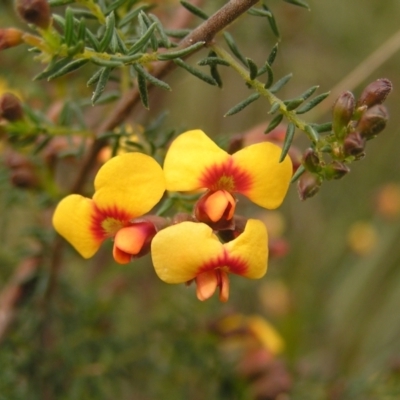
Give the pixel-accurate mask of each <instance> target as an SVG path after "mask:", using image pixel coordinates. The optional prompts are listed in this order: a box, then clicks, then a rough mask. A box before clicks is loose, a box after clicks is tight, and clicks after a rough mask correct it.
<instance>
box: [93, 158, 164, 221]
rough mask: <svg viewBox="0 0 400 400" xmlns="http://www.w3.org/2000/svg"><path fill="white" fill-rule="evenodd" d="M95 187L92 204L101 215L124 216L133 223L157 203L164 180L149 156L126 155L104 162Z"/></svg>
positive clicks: (161, 172)
mask: <svg viewBox="0 0 400 400" xmlns="http://www.w3.org/2000/svg"><path fill="white" fill-rule="evenodd" d="M94 185H95V189H96V192H95V194H94V196H93V200H94V202H95V203H96V205H97V207H98V208H99V209H101V210H102V212H103V213H106V214H108V215H111V216H114V215H115V214H124V215H128V216H129V219H132V218H135V217H138V216H141V215H143V214H145V213H146V212H148V211H150V210H151V209H152V208H153V207H154V206H155V205H156V204H157V203H158V201H159V200H160V199H161V197H162V195H163V193H164V191H165V178H164V173H163V171H162V169H161V167H160V165H158V163H157V162H156V161H155V160H154V159H153V158H151V157H150V156H147V155H145V154H141V153H126V154H122V155H120V156H116V157H114V158H112V159H111V160H109V161H108V162H106V163H105V164H104V165H103V166H102V167H101V168H100V170H99V172H98V173H97V175H96V179H95V182H94ZM117 219H118V217H117Z"/></svg>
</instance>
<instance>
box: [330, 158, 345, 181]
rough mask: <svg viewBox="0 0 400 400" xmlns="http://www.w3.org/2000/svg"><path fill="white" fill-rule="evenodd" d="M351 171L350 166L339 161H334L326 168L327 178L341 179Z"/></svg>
mask: <svg viewBox="0 0 400 400" xmlns="http://www.w3.org/2000/svg"><path fill="white" fill-rule="evenodd" d="M349 172H350V168H349V167H348V166H347V165H346V164H344V163H341V162H339V161H333V162H332V163H331V164H329V165H327V166H326V167H325V168H324V173H325V179H327V180H331V179H340V178H343V177H344V176H345V175H346V174H348V173H349Z"/></svg>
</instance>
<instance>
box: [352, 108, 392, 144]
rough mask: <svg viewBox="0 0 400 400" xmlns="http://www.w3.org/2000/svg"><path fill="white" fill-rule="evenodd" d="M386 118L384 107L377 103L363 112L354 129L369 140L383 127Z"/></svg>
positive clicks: (387, 117)
mask: <svg viewBox="0 0 400 400" xmlns="http://www.w3.org/2000/svg"><path fill="white" fill-rule="evenodd" d="M388 119H389V114H388V112H387V109H386V107H385V106H383V105H382V104H377V105H375V106H372V107H371V108H368V110H366V111H365V112H364V114H363V115H362V117H361V119H360V121H359V123H358V124H357V127H356V129H357V131H358V132H360V135H361V136H362V137H363V138H365V139H367V140H370V139H372V138H373V137H375V136H376V135H377V134H378V133H380V132H381V131H383V129H385V127H386V122H387V120H388Z"/></svg>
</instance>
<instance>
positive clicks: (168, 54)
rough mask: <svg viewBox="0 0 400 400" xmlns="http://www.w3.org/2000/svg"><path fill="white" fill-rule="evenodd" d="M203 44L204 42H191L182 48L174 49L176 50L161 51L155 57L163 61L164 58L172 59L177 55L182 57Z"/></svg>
mask: <svg viewBox="0 0 400 400" xmlns="http://www.w3.org/2000/svg"><path fill="white" fill-rule="evenodd" d="M204 44H205V42H197V43H195V44H192V45H191V46H189V47H185V48H184V49H182V50H176V51H168V52H166V53H161V54H158V55H157V59H158V60H161V61H165V60H173V59H175V58H179V57H184V56H187V55H188V54H190V53H192V52H194V51H196V50H198V49H200V48H201V47H203V46H204Z"/></svg>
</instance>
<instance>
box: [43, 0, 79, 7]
mask: <svg viewBox="0 0 400 400" xmlns="http://www.w3.org/2000/svg"><path fill="white" fill-rule="evenodd" d="M71 3H75V0H49V6H50V7H57V6H65V5H67V4H71Z"/></svg>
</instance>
